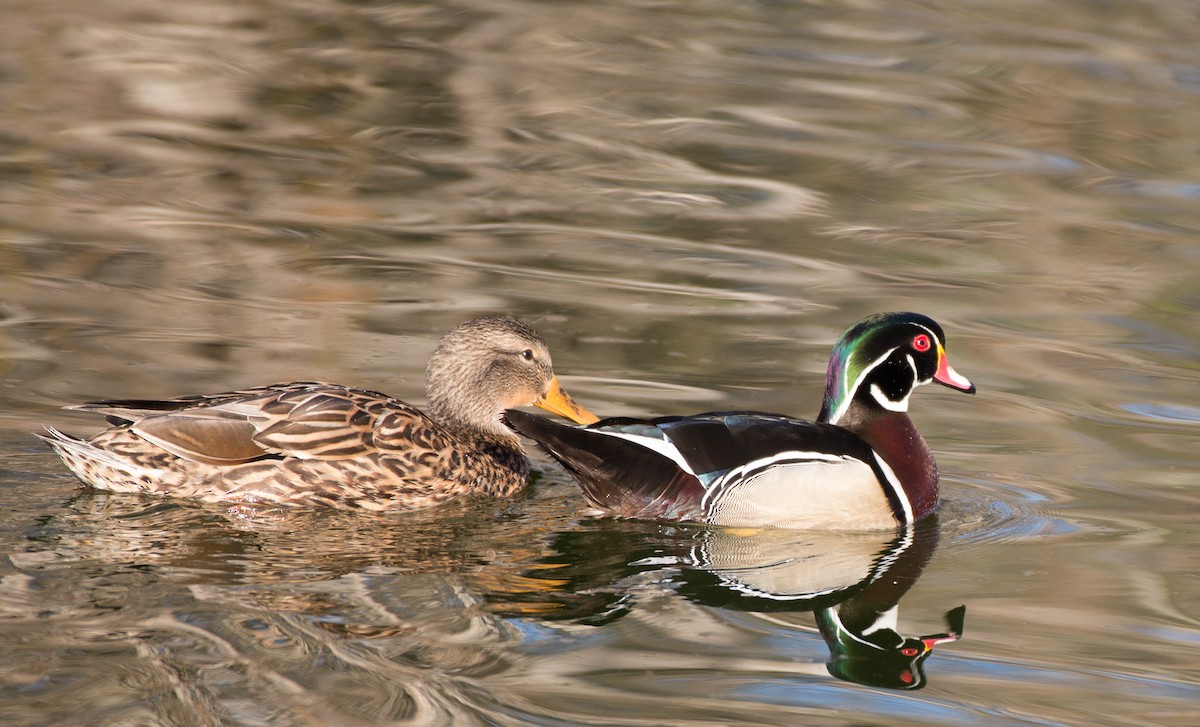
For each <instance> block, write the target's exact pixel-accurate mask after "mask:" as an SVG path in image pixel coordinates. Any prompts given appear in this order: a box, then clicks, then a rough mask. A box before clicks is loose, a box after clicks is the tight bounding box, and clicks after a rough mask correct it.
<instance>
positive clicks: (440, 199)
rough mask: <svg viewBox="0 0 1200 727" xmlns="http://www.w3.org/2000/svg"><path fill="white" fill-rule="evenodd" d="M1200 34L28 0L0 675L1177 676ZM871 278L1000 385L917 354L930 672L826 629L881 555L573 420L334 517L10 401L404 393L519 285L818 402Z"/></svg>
mask: <svg viewBox="0 0 1200 727" xmlns="http://www.w3.org/2000/svg"><path fill="white" fill-rule="evenodd" d="M1198 48H1200V17H1197V14H1196V9H1195V7H1194V5H1193V4H1191V3H1187V2H1171V1H1167V2H1155V3H1118V4H1107V5H1105V4H1095V3H1066V4H1059V5H1057V6H1056V7H1055V8H1054V10H1053V12H1049V11H1048V10H1047V8H1046V7H1045V6H1044V5H1043V4H1037V3H1024V4H1023V3H1016V4H1014V3H1006V4H996V3H993V4H987V3H982V4H981V3H973V4H971V5H970V6H969V7H968V6H964V5H962V4H959V3H933V4H929V3H926V4H922V5H919V6H917V5H904V4H870V3H868V4H862V3H857V4H854V3H849V4H847V3H836V2H835V3H826V4H821V5H812V4H801V3H790V2H773V3H743V4H730V3H705V2H701V3H671V2H663V3H640V2H616V3H607V4H602V5H597V4H594V3H533V2H518V1H516V0H499V1H492V2H488V3H473V2H455V3H449V2H434V3H425V4H421V3H416V4H412V3H410V4H387V3H382V4H380V3H376V4H371V3H367V4H338V3H330V2H323V1H322V0H317V1H315V2H309V3H303V4H297V3H293V2H288V3H281V2H264V3H255V4H252V5H246V4H238V3H223V2H211V3H206V4H194V3H184V4H181V3H172V4H163V3H145V2H140V1H139V0H107V1H106V2H101V3H91V4H80V3H78V2H75V1H74V0H55V1H53V2H41V3H32V4H29V3H27V4H24V5H22V6H20V7H13V8H10V9H9V10H8V11H7V12H6V16H5V22H4V23H0V104H2V105H3V108H4V109H5V112H4V123H3V124H0V371H3V373H4V382H5V386H4V388H3V389H2V390H0V397H2V402H3V406H0V424H2V425H3V426H2V429H0V445H2V446H0V512H2V513H3V515H2V516H0V518H2V519H3V521H4V527H3V528H0V548H2V551H0V552H3V554H4V555H5V556H6V557H5V559H4V560H3V562H2V563H0V584H2V585H3V588H0V654H2V655H3V658H2V659H0V718H2V720H3V721H4V723H6V724H64V725H67V724H247V725H251V724H271V725H288V724H297V725H299V724H306V725H311V724H339V725H340V724H347V723H349V722H351V721H353V720H359V721H360V723H365V724H374V723H382V722H395V721H400V722H409V723H414V724H455V725H458V724H546V725H561V724H614V723H620V724H629V725H637V724H646V725H650V724H654V725H658V724H714V725H715V724H788V725H792V724H797V723H803V724H812V725H820V724H830V725H842V724H848V723H878V724H889V725H901V724H914V725H915V724H921V725H928V724H947V725H951V724H953V725H957V724H980V725H1010V724H1037V725H1095V724H1122V725H1123V724H1155V725H1194V724H1196V723H1198V722H1200V711H1198V710H1197V708H1196V706H1195V705H1196V704H1198V703H1200V688H1198V683H1200V669H1198V668H1197V665H1196V659H1195V653H1196V644H1197V641H1198V640H1200V622H1198V620H1200V588H1197V586H1196V582H1195V573H1196V565H1197V563H1196V557H1195V553H1196V552H1197V549H1198V547H1200V536H1198V532H1197V528H1196V524H1195V522H1196V517H1195V513H1196V512H1197V507H1198V505H1200V497H1198V496H1197V492H1196V486H1197V474H1196V473H1197V471H1198V469H1200V467H1198V465H1200V455H1198V454H1197V452H1200V446H1197V445H1198V442H1197V439H1198V436H1197V435H1198V433H1200V430H1198V429H1197V427H1198V426H1200V402H1198V398H1197V388H1196V382H1197V375H1198V366H1197V362H1198V361H1200V327H1198V325H1197V323H1198V321H1200V315H1198V314H1197V311H1198V309H1200V246H1198V245H1197V240H1198V239H1200V228H1198V226H1197V223H1196V215H1195V203H1196V199H1197V196H1198V194H1197V184H1196V180H1197V179H1200V157H1197V155H1196V154H1195V149H1196V140H1197V133H1196V130H1195V119H1196V118H1197V117H1198V116H1200V51H1197V49H1198ZM894 309H914V310H919V311H921V312H924V313H927V314H929V315H932V316H934V317H935V318H937V319H938V320H939V321H941V322H942V323H943V325H944V327H945V328H946V330H947V332H948V335H949V344H948V345H949V351H950V353H951V355H952V357H953V359H954V362H955V366H956V368H957V369H958V370H959V371H961V372H963V373H964V374H965V375H967V376H969V377H970V378H971V379H972V380H973V381H975V382H976V383H977V384H978V385H979V389H980V390H979V394H978V395H977V396H976V397H974V398H969V397H957V396H946V395H944V392H941V391H931V390H922V391H921V392H920V393H919V394H918V395H917V396H916V397H915V402H914V417H915V418H916V420H917V421H918V423H919V424H920V425H921V427H922V431H923V432H924V433H925V435H926V437H927V439H928V440H929V441H930V443H931V446H932V447H933V449H934V450H935V452H936V453H937V455H938V458H939V463H940V466H941V469H942V471H943V478H944V497H943V504H942V507H941V510H940V512H939V516H938V537H937V538H936V551H934V550H933V548H932V547H930V549H929V551H928V552H927V553H925V555H924V556H922V557H923V558H924V557H926V556H927V558H928V562H927V564H926V563H925V561H924V560H922V561H921V563H922V567H921V568H919V569H916V570H917V571H918V575H919V579H916V578H915V577H913V578H912V579H910V580H911V582H909V583H908V584H907V585H908V586H911V588H908V589H907V590H905V591H904V593H902V594H901V595H903V603H902V605H901V606H900V607H899V608H898V610H897V613H896V623H895V629H894V631H895V633H898V634H903V635H908V636H928V635H932V634H937V633H939V632H944V631H946V630H947V628H948V624H947V623H946V621H945V619H944V617H945V614H946V613H947V612H948V611H950V610H951V609H953V608H955V607H956V606H958V605H960V604H964V605H965V606H966V615H965V624H964V625H963V634H962V639H961V640H958V641H954V642H950V643H944V644H939V645H938V646H937V647H936V648H935V650H934V652H933V653H932V655H930V656H928V657H927V658H926V659H925V660H924V661H923V663H922V664H921V665H920V671H921V673H922V674H923V675H924V678H925V679H926V682H925V683H924V688H923V689H921V690H919V691H913V690H906V689H902V688H896V685H895V684H892V685H889V686H888V687H883V686H880V685H879V684H875V685H868V684H863V683H860V682H856V681H853V680H848V679H844V678H837V677H835V676H834V675H833V674H832V673H831V671H830V668H829V662H830V661H831V659H832V658H833V655H832V654H831V650H830V646H829V643H828V641H827V639H826V637H825V636H824V635H823V631H822V628H825V632H824V633H828V632H829V629H828V623H829V622H828V619H827V616H828V614H826V616H821V615H820V612H821V610H822V609H823V608H825V607H826V606H827V605H828V602H827V601H828V599H827V601H821V600H820V599H819V598H817V597H816V596H813V593H812V592H826V591H827V592H830V593H833V592H840V593H843V595H844V594H845V593H848V592H850V591H854V592H855V593H858V592H860V591H861V590H866V587H865V586H863V587H861V588H859V585H858V584H860V583H862V582H863V581H865V580H869V578H870V576H869V575H861V574H862V573H867V574H870V573H875V574H880V573H883V574H885V575H886V574H887V573H890V572H891V571H889V570H887V568H886V567H883V566H880V565H879V564H878V563H876V562H875V561H874V560H872V558H865V560H864V559H860V560H858V561H854V562H855V563H857V570H856V569H855V568H851V567H846V565H845V562H843V561H837V560H836V559H835V561H825V560H822V559H821V558H816V557H815V556H814V557H813V558H810V559H807V560H805V559H801V558H796V559H795V561H794V562H797V563H822V564H825V565H823V566H822V568H823V570H822V571H821V573H822V575H823V577H822V578H818V579H815V580H810V581H807V582H805V583H806V585H803V586H800V585H795V582H793V585H792V586H791V587H792V591H789V593H791V595H792V596H796V595H797V593H799V594H800V595H799V596H798V597H794V598H776V599H767V598H764V597H763V596H761V595H756V594H755V592H753V591H755V590H756V589H755V588H751V587H749V586H747V585H746V584H745V582H744V581H742V580H738V579H739V578H741V577H745V576H746V574H747V573H751V572H752V573H755V574H758V570H759V568H758V567H756V568H750V569H748V570H747V569H746V568H743V569H742V570H737V569H733V570H730V569H729V568H728V567H726V566H728V565H729V563H728V561H726V560H721V559H720V558H717V559H716V561H714V560H712V558H713V553H714V551H713V550H712V549H711V548H710V549H709V550H708V551H705V550H704V549H703V548H699V547H698V544H699V543H702V542H703V539H704V538H705V537H707V536H706V534H705V533H703V532H702V531H696V530H689V529H687V528H669V527H663V526H657V525H649V524H639V523H613V522H609V521H605V520H596V519H592V518H590V517H588V516H586V515H585V514H584V513H583V511H582V501H581V499H580V498H579V496H578V494H577V492H576V490H575V488H574V486H573V485H572V484H571V483H570V482H569V480H567V479H566V478H565V477H564V476H563V475H562V473H561V472H560V471H558V470H556V469H555V468H554V467H552V466H550V465H549V464H546V463H545V462H543V463H542V464H543V468H544V470H545V472H544V475H543V476H542V478H541V479H540V480H539V481H538V482H537V483H535V485H534V486H533V487H532V488H531V490H530V492H529V493H528V494H526V495H524V496H522V497H519V498H516V499H514V500H512V501H504V502H468V503H461V504H458V505H453V506H450V507H448V508H445V509H443V510H440V511H438V512H436V513H416V514H407V515H395V516H384V517H377V516H362V515H353V516H352V515H348V514H344V513H327V512H325V513H322V512H318V513H304V512H279V511H273V510H255V509H253V508H237V509H230V508H222V507H200V506H196V505H193V504H187V503H176V502H163V501H152V500H142V499H138V498H128V497H115V496H111V497H110V496H105V495H103V494H96V493H81V492H80V491H79V490H77V488H76V484H75V482H74V481H73V480H72V479H71V478H70V477H69V476H67V475H66V474H65V472H64V469H63V467H62V466H61V465H60V464H59V463H58V462H57V461H56V460H55V459H54V458H53V456H52V455H51V454H50V453H49V452H48V451H46V450H45V449H44V448H43V447H41V446H40V445H39V443H37V442H36V441H34V440H33V438H32V437H31V436H30V432H32V431H34V430H36V429H37V428H38V427H39V426H40V425H41V424H49V425H53V426H57V427H60V428H63V429H66V430H68V431H79V432H83V431H86V430H87V428H88V427H89V426H93V425H94V423H90V422H88V421H86V420H83V419H81V418H79V417H76V416H74V415H72V414H69V413H64V412H61V411H60V410H59V407H60V406H62V405H64V404H69V403H73V402H77V401H82V400H88V399H95V398H102V397H118V396H119V397H139V396H145V397H155V396H169V395H176V394H183V393H189V392H194V391H204V390H222V389H228V388H234V387H240V386H246V385H251V384H261V383H267V382H271V381H280V380H288V379H295V378H304V379H309V378H321V379H327V380H337V381H343V382H345V383H351V384H360V385H366V386H369V387H371V388H376V389H380V390H384V391H388V392H390V393H394V394H396V395H397V396H400V397H403V398H406V399H410V400H416V401H419V400H420V398H421V395H422V394H421V392H422V386H421V379H422V371H423V367H424V364H425V361H426V360H427V358H428V356H429V354H430V353H431V351H432V349H433V346H434V345H435V344H436V341H437V340H438V338H439V337H440V336H441V335H442V334H443V333H444V332H445V331H446V330H448V329H450V328H452V327H453V326H454V325H456V324H457V323H459V322H461V321H462V320H463V319H465V318H466V317H469V316H471V315H475V314H478V313H481V312H491V311H506V312H513V313H517V314H520V315H522V316H524V317H526V318H528V319H530V320H531V321H532V322H533V323H534V324H535V325H536V327H537V328H538V329H539V330H540V331H541V332H542V333H543V335H544V336H545V337H546V339H547V340H548V341H549V343H550V346H551V349H552V351H553V352H554V356H555V362H556V368H557V369H558V371H559V373H560V374H561V375H562V378H563V380H564V382H565V383H566V385H567V388H569V389H570V390H571V391H572V392H573V393H574V394H575V395H577V396H578V397H579V398H580V399H581V400H583V401H584V402H586V403H587V404H588V406H589V407H591V408H593V409H595V410H596V411H598V412H600V413H604V414H629V415H656V414H665V413H687V412H695V411H703V410H712V409H721V408H749V409H766V410H773V411H781V412H786V413H790V414H797V415H802V416H812V415H815V414H816V412H817V409H818V406H819V403H820V402H819V395H820V388H821V383H822V380H823V378H822V377H823V370H824V366H825V361H826V358H827V356H828V354H829V348H830V345H831V343H832V341H833V340H834V339H835V337H836V336H837V334H838V333H839V332H840V331H841V330H842V329H843V328H844V327H845V326H846V325H847V324H848V323H850V322H852V321H854V320H857V319H858V318H860V317H862V316H863V315H865V314H867V313H871V312H875V311H881V310H894ZM734 542H736V543H738V544H739V545H741V546H744V545H745V544H746V543H745V541H734ZM914 542H915V543H918V544H920V543H928V542H929V541H926V540H922V539H920V538H918V539H916V540H915V541H914ZM877 546H878V547H877V548H875V549H874V550H871V549H868V550H867V551H864V552H868V553H869V554H880V553H887V552H890V551H889V548H892V547H893V546H891V545H889V544H887V543H880V544H877ZM806 547H810V548H816V546H813V545H812V544H811V543H810V544H809V545H808V546H806ZM742 550H743V549H742V548H735V549H733V552H737V553H741V552H742ZM785 550H787V551H789V552H791V553H792V554H793V555H794V554H795V553H797V552H814V551H805V550H804V548H803V547H802V546H800V545H798V544H796V543H791V544H789V545H788V546H787V547H786V548H785ZM706 552H707V553H708V556H705V555H704V553H706ZM715 552H716V553H717V554H718V555H720V554H721V553H727V552H729V551H722V550H720V549H717V550H716V551H715ZM815 552H819V553H821V554H823V555H826V556H827V555H829V554H830V553H832V554H834V555H838V556H844V557H845V558H846V559H850V560H851V561H853V560H854V559H853V555H854V554H855V553H858V552H859V551H857V550H855V549H854V548H851V547H850V546H849V545H839V546H826V547H821V548H816V550H815ZM914 552H915V551H913V550H912V549H907V550H904V553H907V554H908V555H907V556H902V554H897V555H896V556H895V557H894V558H893V559H892V560H891V561H890V562H905V561H904V557H910V558H911V557H915V556H914V555H913V553H914ZM860 554H861V553H860ZM705 557H708V558H709V560H705ZM884 560H887V559H886V558H885V559H884ZM767 561H769V562H771V563H775V562H790V561H789V558H788V557H782V558H779V559H776V560H771V559H770V558H768V559H767ZM829 562H839V563H842V565H841V566H838V567H834V566H831V565H828V563H829ZM716 563H720V564H723V565H722V566H721V567H717V565H716ZM743 565H745V564H743ZM762 565H763V562H762V561H760V562H759V563H758V566H759V567H761V566H762ZM886 565H887V564H886V563H885V564H884V566H886ZM830 573H838V574H841V576H842V577H843V578H844V579H845V581H844V582H842V583H841V585H840V586H837V585H836V584H834V583H833V582H832V581H833V580H836V579H832V580H831V578H832V577H831V576H830ZM851 573H859V574H860V576H861V577H860V578H857V579H855V578H852V577H851V575H850V574H851ZM810 575H811V574H810ZM886 580H887V578H879V579H877V582H885V581H886ZM737 583H741V584H742V587H738V586H737V585H736V584H737ZM756 583H757V585H758V589H757V590H759V591H761V590H762V588H761V586H762V585H763V584H762V582H761V581H756ZM776 584H777V585H778V582H776ZM805 587H807V588H810V589H812V592H803V588H805ZM856 588H859V590H858V591H856V590H855V589H856ZM768 590H769V589H768ZM784 590H786V589H784ZM777 595H778V593H777ZM767 601H770V603H768V602H767ZM823 618H824V619H826V620H825V621H822V619H823ZM822 624H824V626H822ZM879 633H881V634H882V633H883V632H879ZM895 673H896V674H903V673H904V670H903V669H900V670H898V671H896V672H895ZM916 673H917V672H915V671H912V670H910V672H909V674H910V676H913V675H915V674H916Z"/></svg>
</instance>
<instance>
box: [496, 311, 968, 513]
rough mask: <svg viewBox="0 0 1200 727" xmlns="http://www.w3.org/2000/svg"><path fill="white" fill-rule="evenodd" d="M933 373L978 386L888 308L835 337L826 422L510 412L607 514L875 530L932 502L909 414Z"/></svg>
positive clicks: (940, 346) (927, 322) (927, 335)
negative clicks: (579, 421)
mask: <svg viewBox="0 0 1200 727" xmlns="http://www.w3.org/2000/svg"><path fill="white" fill-rule="evenodd" d="M930 382H937V383H939V384H942V385H944V386H948V387H950V388H953V389H957V390H959V391H964V392H966V393H970V394H973V393H975V386H974V385H973V384H972V383H971V382H970V381H968V380H967V379H966V378H965V377H964V376H962V375H960V374H959V373H958V372H956V371H955V370H954V368H953V367H951V366H950V362H949V359H948V358H947V357H946V336H945V334H944V333H943V332H942V328H941V326H939V325H938V324H937V323H935V322H934V321H933V320H931V319H930V318H928V317H926V316H923V315H919V314H917V313H884V314H880V315H875V316H871V317H870V318H867V319H864V320H862V321H859V322H858V323H856V324H854V325H853V326H851V327H850V328H849V329H848V330H847V331H846V332H845V333H843V334H842V336H841V337H840V338H839V339H838V341H837V343H836V344H835V345H834V347H833V353H832V354H831V356H830V360H829V368H828V371H827V373H826V379H825V396H824V400H823V402H822V406H821V412H820V414H819V415H818V417H817V421H808V420H804V419H796V418H793V417H788V416H782V415H778V414H766V413H761V412H713V413H707V414H699V415H695V416H682V417H681V416H674V417H660V418H657V419H649V420H638V419H624V418H616V419H605V420H603V421H600V422H598V423H595V424H592V425H591V426H588V427H586V428H577V427H570V426H565V425H562V424H558V423H556V422H552V421H549V420H547V419H545V418H542V417H538V416H535V415H532V414H527V413H524V412H519V411H510V412H507V414H506V415H505V416H506V421H507V422H508V424H509V426H510V427H512V428H513V429H514V430H516V431H517V432H520V433H521V434H524V435H525V436H527V437H529V438H531V439H533V440H535V441H536V442H538V444H540V445H541V446H542V448H544V449H545V450H546V451H547V452H549V453H550V455H551V456H553V457H554V458H555V459H557V460H558V461H559V462H561V463H562V464H563V466H564V467H565V468H566V469H567V470H568V471H569V472H571V473H572V474H573V475H574V476H575V478H576V479H577V480H578V481H579V484H580V486H581V488H582V489H583V492H584V496H585V497H586V498H587V500H588V502H589V503H591V505H592V506H594V507H596V508H597V509H599V510H601V511H603V512H606V513H609V514H611V515H616V516H619V517H631V518H643V519H654V520H678V521H693V522H706V523H712V524H716V525H727V526H738V527H787V528H814V529H818V528H819V529H880V528H891V527H896V526H898V525H906V524H909V523H912V522H915V521H917V520H920V519H921V518H923V517H925V516H926V515H928V514H929V513H930V512H932V511H933V510H934V508H935V507H936V506H937V501H938V475H937V465H936V463H935V462H934V459H933V455H932V454H931V453H930V451H929V447H928V445H926V443H925V440H924V439H923V438H922V437H921V434H920V432H918V431H917V428H916V425H915V424H913V422H912V420H911V419H910V418H909V416H908V405H909V398H910V397H911V395H912V392H913V390H914V389H916V388H917V387H918V386H921V385H924V384H928V383H930Z"/></svg>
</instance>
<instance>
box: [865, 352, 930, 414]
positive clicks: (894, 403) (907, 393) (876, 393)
mask: <svg viewBox="0 0 1200 727" xmlns="http://www.w3.org/2000/svg"><path fill="white" fill-rule="evenodd" d="M898 350H899V349H895V348H893V349H892V350H891V351H889V352H888V355H887V356H885V357H884V359H883V360H884V361H887V360H888V359H890V358H891V357H892V355H893V354H895V353H896V351H898ZM904 360H905V361H907V362H908V366H909V369H910V370H911V371H912V381H911V382H909V381H907V380H904V379H902V378H901V379H899V380H897V381H896V382H895V383H896V387H895V389H894V391H892V392H888V391H884V390H883V389H882V388H880V386H879V384H877V383H872V384H871V386H870V388H869V389H868V391H870V393H871V398H873V399H875V402H876V403H877V404H879V406H881V407H883V408H884V409H887V410H888V411H894V412H905V411H908V399H909V397H911V396H912V393H913V390H914V389H916V388H917V387H918V386H920V385H921V384H926V383H929V380H926V381H921V374H920V372H919V371H918V370H917V362H916V361H914V360H913V357H912V356H911V355H910V354H905V355H904ZM880 365H881V364H876V366H874V367H872V368H871V369H870V370H869V371H868V372H867V373H868V374H869V373H872V372H874V371H875V370H876V369H878V368H879V367H880Z"/></svg>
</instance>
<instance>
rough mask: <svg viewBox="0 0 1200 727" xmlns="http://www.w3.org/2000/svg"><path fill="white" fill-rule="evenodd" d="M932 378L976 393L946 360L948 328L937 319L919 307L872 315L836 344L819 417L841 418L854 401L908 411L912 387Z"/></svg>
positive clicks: (834, 420)
mask: <svg viewBox="0 0 1200 727" xmlns="http://www.w3.org/2000/svg"><path fill="white" fill-rule="evenodd" d="M931 381H936V382H938V383H939V384H943V385H944V386H949V387H950V388H953V389H958V390H959V391H965V392H967V393H969V394H974V393H975V385H974V384H972V383H971V382H970V381H968V380H967V379H966V378H965V377H964V376H961V375H960V374H959V373H958V372H957V371H955V370H954V368H953V367H951V366H950V362H949V359H947V358H946V334H945V333H944V332H943V331H942V327H941V326H940V325H938V324H937V322H936V321H934V320H933V319H932V318H929V317H927V316H923V315H921V314H920V313H880V314H878V315H873V316H871V317H869V318H865V319H863V320H861V321H859V322H858V323H856V324H854V325H853V326H851V327H850V328H849V329H847V330H846V332H845V333H843V334H842V335H841V337H840V338H838V341H837V343H836V344H834V347H833V353H832V354H831V355H830V358H829V369H828V370H827V371H826V373H825V397H824V401H823V403H822V406H821V413H820V415H819V416H818V421H821V422H826V423H828V424H841V423H843V420H844V418H845V416H846V414H847V411H848V410H849V409H850V408H851V406H852V405H854V404H856V403H858V404H861V405H862V406H864V407H867V408H870V409H875V408H879V409H883V410H886V411H893V412H904V411H907V410H908V397H909V395H910V394H912V391H913V389H915V388H916V387H918V386H921V385H923V384H928V383H930V382H931Z"/></svg>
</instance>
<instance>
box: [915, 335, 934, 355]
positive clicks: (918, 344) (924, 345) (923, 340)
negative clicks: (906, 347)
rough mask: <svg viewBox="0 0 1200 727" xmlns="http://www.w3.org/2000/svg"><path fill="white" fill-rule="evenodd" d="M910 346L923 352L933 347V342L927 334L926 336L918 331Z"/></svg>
mask: <svg viewBox="0 0 1200 727" xmlns="http://www.w3.org/2000/svg"><path fill="white" fill-rule="evenodd" d="M912 347H913V348H915V349H917V350H918V351H920V352H921V353H925V352H926V351H928V350H929V349H930V348H932V347H933V342H932V341H930V340H929V336H926V335H925V334H924V333H918V334H917V337H916V338H914V339H913V340H912Z"/></svg>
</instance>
